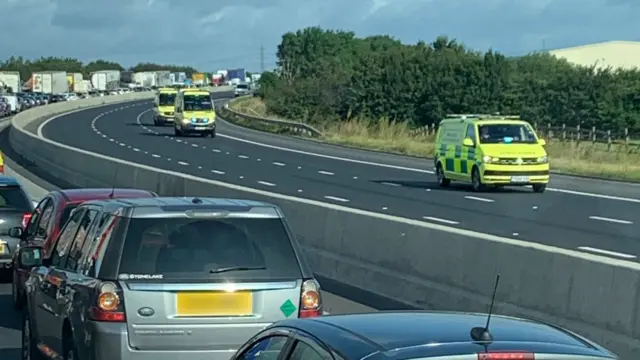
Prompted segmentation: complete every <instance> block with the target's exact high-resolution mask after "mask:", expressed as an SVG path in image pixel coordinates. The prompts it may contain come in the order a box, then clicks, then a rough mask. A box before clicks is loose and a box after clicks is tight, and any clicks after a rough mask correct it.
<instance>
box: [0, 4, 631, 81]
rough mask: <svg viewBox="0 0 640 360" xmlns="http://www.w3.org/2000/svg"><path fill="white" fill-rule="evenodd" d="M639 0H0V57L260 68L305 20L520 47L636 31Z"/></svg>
mask: <svg viewBox="0 0 640 360" xmlns="http://www.w3.org/2000/svg"><path fill="white" fill-rule="evenodd" d="M639 18H640V0H393V1H391V0H341V1H337V0H313V1H311V0H0V39H2V46H0V59H5V58H7V57H9V56H11V55H22V56H26V57H29V58H33V57H40V56H49V55H51V56H71V57H78V58H80V59H81V60H84V61H87V60H92V59H97V58H105V59H110V60H115V61H119V62H120V63H122V64H123V65H125V66H128V65H133V64H135V63H138V62H156V63H173V64H189V65H193V66H195V67H196V68H198V69H200V70H203V71H211V70H216V69H217V68H226V67H246V68H248V69H249V70H259V69H260V64H261V62H260V47H261V46H264V49H265V51H264V53H265V64H266V66H267V68H270V67H273V66H274V65H275V51H276V46H277V45H278V43H279V42H280V39H281V36H282V34H283V33H285V32H287V31H292V30H297V29H300V28H304V27H306V26H314V25H320V26H322V27H324V28H334V29H348V30H353V31H355V32H356V33H357V34H358V35H362V36H365V35H372V34H390V35H392V36H394V37H396V38H398V39H401V40H402V41H404V42H416V41H417V40H420V39H422V40H426V41H432V40H433V39H435V38H436V37H437V36H438V35H447V36H449V37H452V38H456V39H458V40H460V41H462V42H464V43H465V44H467V45H468V46H470V47H472V48H475V49H479V50H486V49H488V48H489V47H493V48H494V49H497V50H499V51H501V52H504V53H506V54H509V55H520V54H523V53H527V52H530V51H534V50H540V49H542V48H543V47H546V48H547V49H549V48H562V47H567V46H573V45H581V44H587V43H593V42H600V41H608V40H640V21H638V19H639Z"/></svg>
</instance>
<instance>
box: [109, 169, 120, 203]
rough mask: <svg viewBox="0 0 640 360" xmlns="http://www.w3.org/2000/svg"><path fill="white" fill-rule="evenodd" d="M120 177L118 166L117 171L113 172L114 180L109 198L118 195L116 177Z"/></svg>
mask: <svg viewBox="0 0 640 360" xmlns="http://www.w3.org/2000/svg"><path fill="white" fill-rule="evenodd" d="M117 178H118V168H116V171H115V173H113V182H112V183H111V193H110V194H109V199H113V197H114V196H115V195H116V179H117Z"/></svg>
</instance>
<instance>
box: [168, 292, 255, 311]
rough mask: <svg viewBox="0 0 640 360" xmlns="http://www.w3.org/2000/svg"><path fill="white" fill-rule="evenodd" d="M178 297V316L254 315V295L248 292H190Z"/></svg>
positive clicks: (180, 294)
mask: <svg viewBox="0 0 640 360" xmlns="http://www.w3.org/2000/svg"><path fill="white" fill-rule="evenodd" d="M177 295H178V296H177V304H176V310H177V315H178V316H190V317H193V316H246V315H250V314H251V313H253V294H252V293H251V292H247V291H239V292H212V291H188V292H181V293H178V294H177Z"/></svg>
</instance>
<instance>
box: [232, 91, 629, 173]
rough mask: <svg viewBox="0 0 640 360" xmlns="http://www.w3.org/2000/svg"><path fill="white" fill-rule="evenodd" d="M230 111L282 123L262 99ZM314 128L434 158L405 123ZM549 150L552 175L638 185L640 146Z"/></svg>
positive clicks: (346, 141)
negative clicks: (585, 177)
mask: <svg viewBox="0 0 640 360" xmlns="http://www.w3.org/2000/svg"><path fill="white" fill-rule="evenodd" d="M229 107H230V108H231V109H233V110H235V111H237V112H240V113H243V114H247V115H251V116H257V117H267V118H272V119H279V118H278V117H275V116H273V115H271V114H269V113H268V111H267V109H266V107H265V105H264V103H263V102H262V101H261V100H260V99H259V98H254V97H247V98H241V99H238V100H235V101H232V102H230V103H229ZM227 117H229V119H228V120H230V121H232V122H234V123H235V124H237V125H241V126H245V127H250V128H254V129H257V130H261V131H267V132H272V133H278V134H288V135H296V134H293V133H291V132H290V130H289V129H287V128H286V127H283V126H276V125H272V124H267V123H256V122H254V121H247V120H244V119H242V118H239V117H232V116H227ZM225 119H226V118H225ZM282 120H283V119H282ZM314 127H315V128H316V129H318V130H320V131H321V132H322V133H323V134H324V137H323V138H321V139H320V141H322V142H326V143H329V144H336V145H344V146H351V147H356V148H363V149H369V150H377V151H384V152H390V153H397V154H403V155H411V156H420V157H432V156H433V153H434V137H433V135H427V134H416V133H415V132H414V131H412V130H411V129H410V128H409V127H408V126H407V125H406V124H404V123H388V122H372V121H366V120H350V121H345V122H341V123H330V124H324V125H320V126H315V125H314ZM546 149H547V152H548V154H549V161H550V165H551V168H552V170H553V171H556V172H561V173H565V174H569V175H580V176H591V177H600V178H606V179H611V180H626V181H640V145H635V144H634V145H631V146H625V145H613V146H612V148H611V151H607V146H606V144H600V143H591V142H586V141H585V142H580V143H579V144H577V143H575V142H561V141H554V140H551V141H549V143H548V144H547V146H546Z"/></svg>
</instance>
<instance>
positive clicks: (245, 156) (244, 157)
mask: <svg viewBox="0 0 640 360" xmlns="http://www.w3.org/2000/svg"><path fill="white" fill-rule="evenodd" d="M238 157H239V158H240V159H248V158H249V157H248V156H247V155H238Z"/></svg>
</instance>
